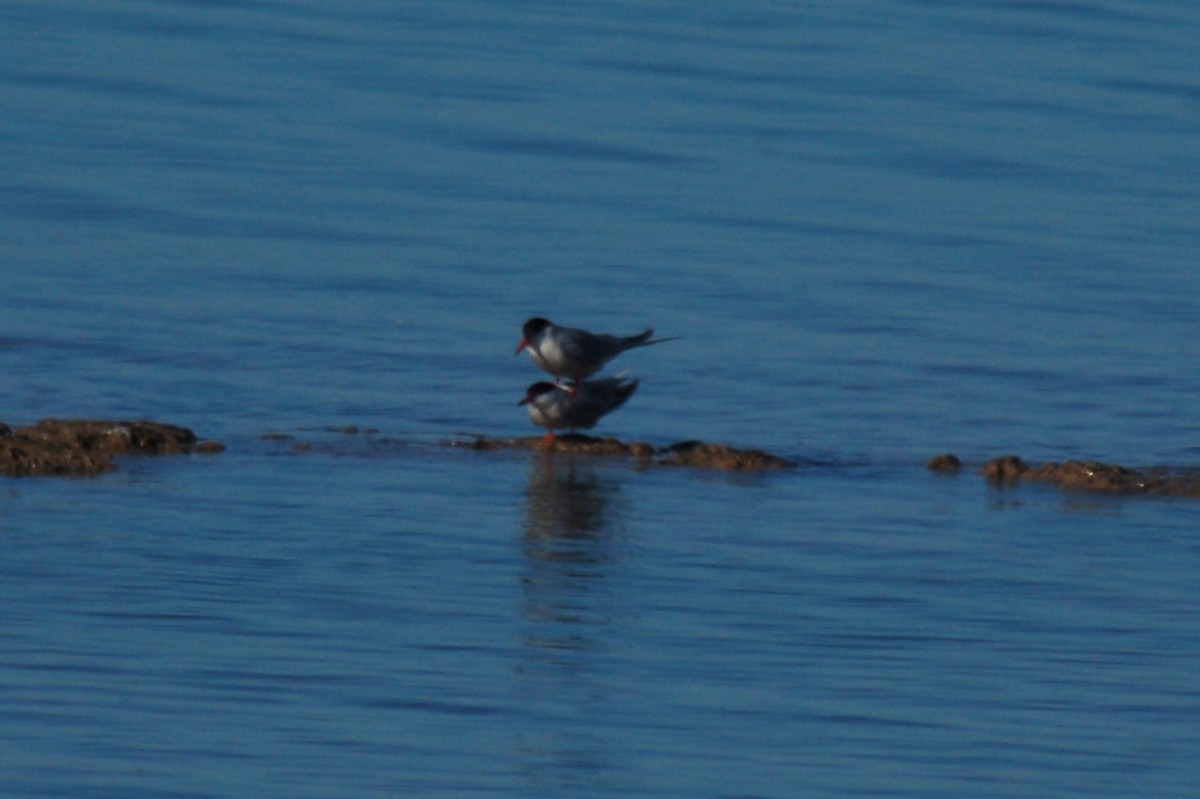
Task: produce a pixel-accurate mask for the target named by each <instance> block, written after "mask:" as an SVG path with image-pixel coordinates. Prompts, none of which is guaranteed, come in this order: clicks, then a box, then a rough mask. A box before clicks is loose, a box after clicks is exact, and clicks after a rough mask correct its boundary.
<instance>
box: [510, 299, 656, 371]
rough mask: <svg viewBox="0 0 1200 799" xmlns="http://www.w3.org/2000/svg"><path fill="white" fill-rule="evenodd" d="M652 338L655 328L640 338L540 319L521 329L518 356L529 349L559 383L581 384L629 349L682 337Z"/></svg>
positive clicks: (529, 322) (645, 332)
mask: <svg viewBox="0 0 1200 799" xmlns="http://www.w3.org/2000/svg"><path fill="white" fill-rule="evenodd" d="M652 335H654V330H653V329H648V330H645V331H644V332H642V333H639V334H637V335H636V336H612V335H609V334H607V333H589V332H588V331H586V330H580V329H578V328H574V327H558V326H557V325H555V324H554V323H553V322H551V321H550V320H548V319H543V318H541V317H540V316H536V317H534V318H533V319H530V320H529V321H528V322H526V323H525V324H524V326H523V327H522V328H521V340H520V341H519V342H518V343H517V350H516V354H518V355H519V354H520V353H521V350H525V349H527V350H529V357H530V358H532V359H533V362H534V363H535V364H536V365H537V367H538V368H539V369H541V370H542V371H543V372H546V373H548V374H551V375H554V378H555V383H559V382H561V381H562V379H563V378H567V379H569V380H573V381H575V383H577V384H578V383H582V382H583V381H584V380H587V379H588V378H589V377H591V376H592V375H594V374H596V372H599V371H600V369H601V368H603V367H604V364H606V363H608V362H609V361H611V360H612V359H613V358H615V357H617V356H618V355H620V354H621V353H622V352H625V350H631V349H633V348H635V347H646V346H649V345H650V344H661V343H662V342H664V341H674V340H675V339H677V338H679V337H678V336H671V337H670V338H656V339H651V338H650V337H651V336H652Z"/></svg>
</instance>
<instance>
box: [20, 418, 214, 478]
mask: <svg viewBox="0 0 1200 799" xmlns="http://www.w3.org/2000/svg"><path fill="white" fill-rule="evenodd" d="M223 449H224V446H223V445H221V444H219V443H218V442H216V441H200V440H199V439H197V437H196V434H195V433H193V432H192V431H191V430H189V429H187V428H186V427H178V426H176V425H171V424H162V423H160V422H147V421H135V422H130V421H111V420H100V419H43V420H41V421H40V422H38V423H37V424H35V425H30V426H28V427H18V428H16V429H15V430H14V429H12V428H10V427H9V426H8V425H6V424H3V423H0V475H3V476H6V477H26V476H31V475H79V476H89V475H97V474H103V473H104V472H111V471H113V470H114V469H116V468H117V467H116V464H115V463H114V462H113V456H114V455H127V454H144V455H172V454H177V453H184V452H220V451H221V450H223Z"/></svg>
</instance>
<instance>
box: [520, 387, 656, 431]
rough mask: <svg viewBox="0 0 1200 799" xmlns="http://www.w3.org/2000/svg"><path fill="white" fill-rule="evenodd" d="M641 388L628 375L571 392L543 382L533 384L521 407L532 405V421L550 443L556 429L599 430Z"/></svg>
mask: <svg viewBox="0 0 1200 799" xmlns="http://www.w3.org/2000/svg"><path fill="white" fill-rule="evenodd" d="M637 387H638V381H637V380H629V379H627V378H625V377H624V376H618V377H607V378H604V379H603V380H589V381H587V382H584V383H576V384H575V386H574V387H573V390H570V391H569V390H567V389H565V388H562V387H560V386H556V385H554V384H553V383H547V382H545V381H542V382H538V383H534V384H533V385H531V386H530V387H529V389H528V390H527V391H526V392H525V397H524V398H523V399H522V400H521V401H520V402H518V403H517V405H527V406H529V419H530V421H532V422H533V423H534V424H535V425H537V426H538V427H544V428H546V440H547V441H553V440H554V431H555V430H559V429H562V428H564V427H567V428H570V429H571V432H572V433H574V432H575V431H576V430H577V429H579V428H583V429H585V430H590V429H591V428H593V427H595V426H596V422H598V421H600V417H602V416H605V415H606V414H609V413H612V412H613V411H615V410H616V409H617V408H620V407H621V406H622V405H624V404H625V400H627V399H629V398H630V397H631V396H633V392H634V391H636V390H637Z"/></svg>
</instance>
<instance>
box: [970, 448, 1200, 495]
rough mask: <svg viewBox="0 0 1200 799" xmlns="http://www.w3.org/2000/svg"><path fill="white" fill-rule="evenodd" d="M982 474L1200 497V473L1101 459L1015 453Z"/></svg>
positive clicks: (1063, 485)
mask: <svg viewBox="0 0 1200 799" xmlns="http://www.w3.org/2000/svg"><path fill="white" fill-rule="evenodd" d="M983 474H984V476H985V477H987V478H988V480H991V481H992V482H994V483H1013V482H1015V481H1017V480H1036V481H1038V482H1043V483H1049V484H1051V485H1056V486H1058V487H1060V488H1063V489H1066V490H1068V491H1089V492H1096V493H1103V494H1154V495H1160V496H1175V497H1200V474H1194V473H1188V474H1172V473H1171V472H1170V471H1169V470H1167V469H1165V468H1162V467H1158V468H1152V469H1131V468H1128V467H1125V466H1118V465H1117V464H1113V463H1102V462H1100V461H1064V462H1063V463H1044V464H1042V465H1040V466H1037V467H1033V466H1030V465H1028V464H1026V463H1025V462H1024V461H1022V460H1021V459H1020V458H1018V457H1016V456H1015V455H1008V456H1005V457H1003V458H996V459H994V460H990V461H988V462H987V465H985V466H984V468H983Z"/></svg>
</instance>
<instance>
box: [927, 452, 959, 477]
mask: <svg viewBox="0 0 1200 799" xmlns="http://www.w3.org/2000/svg"><path fill="white" fill-rule="evenodd" d="M925 468H926V469H928V470H929V471H931V472H937V473H939V474H954V473H955V472H957V471H959V470H960V469H962V461H961V460H959V458H958V456H957V455H951V454H950V453H948V452H947V453H944V454H942V455H934V456H933V457H932V458H930V459H929V460H928V461H927V462H926V463H925Z"/></svg>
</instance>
